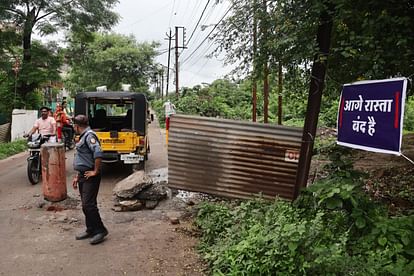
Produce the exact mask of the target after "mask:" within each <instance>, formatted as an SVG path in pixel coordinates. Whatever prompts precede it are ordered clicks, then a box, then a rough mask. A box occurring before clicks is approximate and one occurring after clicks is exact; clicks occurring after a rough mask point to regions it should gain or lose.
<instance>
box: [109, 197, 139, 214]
mask: <svg viewBox="0 0 414 276" xmlns="http://www.w3.org/2000/svg"><path fill="white" fill-rule="evenodd" d="M142 208H143V204H142V202H141V201H139V200H137V199H134V200H123V201H119V205H118V206H116V207H114V208H112V210H114V211H115V212H127V211H138V210H141V209H142Z"/></svg>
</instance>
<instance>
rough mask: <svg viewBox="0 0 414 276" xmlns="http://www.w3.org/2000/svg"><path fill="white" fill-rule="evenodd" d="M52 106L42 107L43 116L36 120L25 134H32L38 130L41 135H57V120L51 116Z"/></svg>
mask: <svg viewBox="0 0 414 276" xmlns="http://www.w3.org/2000/svg"><path fill="white" fill-rule="evenodd" d="M49 111H50V108H48V107H46V106H43V107H41V108H40V113H41V117H40V118H39V119H37V120H36V122H35V123H34V125H33V128H32V129H31V130H30V131H29V132H28V133H27V134H26V135H25V136H26V137H27V136H30V135H32V134H33V133H35V132H36V131H37V130H38V131H39V133H40V134H41V135H56V121H55V119H54V118H53V117H50V116H49Z"/></svg>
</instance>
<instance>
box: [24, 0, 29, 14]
mask: <svg viewBox="0 0 414 276" xmlns="http://www.w3.org/2000/svg"><path fill="white" fill-rule="evenodd" d="M25 3H26V10H27V14H30V6H29V2H28V1H25Z"/></svg>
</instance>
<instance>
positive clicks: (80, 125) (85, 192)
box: [72, 115, 108, 244]
mask: <svg viewBox="0 0 414 276" xmlns="http://www.w3.org/2000/svg"><path fill="white" fill-rule="evenodd" d="M73 128H74V130H75V133H76V134H79V135H80V137H79V142H78V143H77V144H76V152H75V158H74V160H73V167H74V169H75V170H76V171H77V172H78V174H77V175H76V176H75V178H74V179H73V182H72V185H73V188H74V189H75V190H76V189H77V188H78V187H79V193H80V196H81V201H82V211H83V213H84V214H85V222H86V231H85V232H83V233H81V234H79V235H76V239H77V240H83V239H87V238H91V239H90V241H89V243H90V244H98V243H100V242H102V241H104V239H105V236H106V235H108V230H107V229H106V228H105V226H104V225H103V223H102V220H101V216H100V215H99V210H98V204H97V200H96V198H97V196H98V191H99V185H100V183H101V174H100V166H101V160H102V150H101V147H100V145H99V140H98V137H97V136H96V134H95V132H93V131H92V130H91V129H90V127H89V126H88V117H86V116H85V115H77V116H76V117H75V118H74V120H73Z"/></svg>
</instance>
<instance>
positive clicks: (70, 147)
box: [68, 140, 75, 150]
mask: <svg viewBox="0 0 414 276" xmlns="http://www.w3.org/2000/svg"><path fill="white" fill-rule="evenodd" d="M68 148H69V149H70V150H73V149H74V148H75V141H74V140H70V142H69V145H68Z"/></svg>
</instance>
